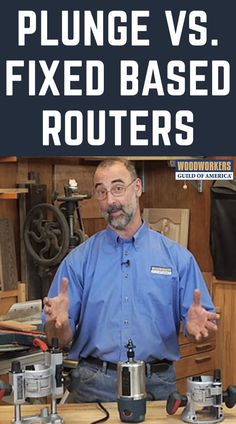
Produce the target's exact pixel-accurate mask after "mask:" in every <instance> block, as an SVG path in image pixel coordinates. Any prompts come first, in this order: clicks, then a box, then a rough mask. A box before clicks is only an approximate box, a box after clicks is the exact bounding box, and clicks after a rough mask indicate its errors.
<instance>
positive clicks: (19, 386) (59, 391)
mask: <svg viewBox="0 0 236 424" xmlns="http://www.w3.org/2000/svg"><path fill="white" fill-rule="evenodd" d="M62 366H63V356H62V352H61V350H60V349H59V347H58V340H57V339H53V340H52V348H51V350H50V351H49V352H45V365H43V364H37V365H32V366H26V368H25V369H22V367H21V363H20V362H19V361H13V362H12V365H11V370H10V371H9V384H6V383H4V382H1V381H0V399H1V398H2V397H4V396H8V401H10V402H11V403H13V404H14V406H15V417H14V419H13V420H12V423H13V424H33V423H34V424H46V423H47V424H63V423H64V420H63V418H62V417H60V416H59V415H58V413H57V402H56V400H57V399H58V398H61V397H62V396H63V393H64V390H63V376H62ZM49 395H51V410H50V411H49V409H48V408H47V407H46V408H43V409H42V410H41V412H40V413H39V414H38V415H33V416H27V417H22V416H21V405H23V404H24V403H25V402H26V400H27V399H28V398H30V399H31V398H34V399H38V398H41V397H45V396H49Z"/></svg>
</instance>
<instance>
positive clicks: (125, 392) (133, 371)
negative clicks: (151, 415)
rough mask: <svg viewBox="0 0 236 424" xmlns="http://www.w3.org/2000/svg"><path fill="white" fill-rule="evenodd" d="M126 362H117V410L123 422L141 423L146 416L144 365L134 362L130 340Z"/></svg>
mask: <svg viewBox="0 0 236 424" xmlns="http://www.w3.org/2000/svg"><path fill="white" fill-rule="evenodd" d="M126 347H127V357H128V360H127V361H126V362H118V364H117V372H118V410H119V414H120V419H121V421H123V422H136V423H138V422H141V421H144V420H145V414H146V396H147V395H146V388H145V363H144V362H143V361H135V359H134V356H135V354H134V348H135V346H134V345H133V342H132V340H131V339H130V340H129V341H128V344H127V346H126Z"/></svg>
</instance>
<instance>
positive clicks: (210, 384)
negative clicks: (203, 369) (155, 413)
mask: <svg viewBox="0 0 236 424" xmlns="http://www.w3.org/2000/svg"><path fill="white" fill-rule="evenodd" d="M223 402H225V404H226V406H227V407H228V408H232V407H233V406H234V405H235V403H236V386H229V387H228V389H227V390H226V391H225V392H223V390H222V383H221V373H220V370H219V369H216V370H215V371H214V375H213V377H210V376H206V375H201V376H194V377H189V378H188V379H187V394H186V395H181V394H180V393H179V392H177V391H175V392H173V393H171V394H170V395H169V397H168V399H167V404H166V411H167V413H168V414H169V415H173V414H174V413H175V412H176V411H177V409H178V408H179V407H181V406H185V409H184V410H183V412H182V420H183V421H185V422H187V423H195V424H198V423H201V424H214V423H218V422H221V421H223V420H224V412H223V406H222V404H223Z"/></svg>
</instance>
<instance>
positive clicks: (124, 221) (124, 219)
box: [107, 213, 133, 230]
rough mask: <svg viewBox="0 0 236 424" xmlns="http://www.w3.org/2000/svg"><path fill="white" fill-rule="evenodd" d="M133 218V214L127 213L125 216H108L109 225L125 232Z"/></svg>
mask: <svg viewBox="0 0 236 424" xmlns="http://www.w3.org/2000/svg"><path fill="white" fill-rule="evenodd" d="M132 218H133V214H128V213H125V215H123V216H118V217H114V216H111V215H109V214H108V219H107V220H108V222H109V224H110V225H111V226H112V227H113V228H115V229H116V230H125V229H126V227H127V225H128V224H129V223H130V221H131V219H132Z"/></svg>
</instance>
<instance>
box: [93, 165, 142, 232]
mask: <svg viewBox="0 0 236 424" xmlns="http://www.w3.org/2000/svg"><path fill="white" fill-rule="evenodd" d="M129 184H130V185H129ZM128 185H129V186H128ZM94 186H95V191H97V192H99V193H100V194H101V193H105V192H106V191H107V190H108V192H107V193H106V195H105V197H104V199H99V196H98V202H99V206H100V209H101V212H102V215H103V216H104V218H105V219H106V221H107V222H108V223H109V224H110V225H111V226H112V227H113V228H115V229H117V230H125V229H126V227H127V225H128V224H129V223H130V222H131V221H132V219H133V217H134V215H135V213H136V211H137V209H138V205H139V202H138V198H139V197H140V195H141V182H140V180H139V179H135V180H134V181H133V179H132V177H131V175H130V173H129V171H128V170H127V169H126V168H125V166H124V165H123V164H121V163H117V164H114V165H112V166H110V167H107V168H101V169H98V170H97V171H96V173H95V176H94ZM127 186H128V187H127ZM122 187H127V188H126V189H125V190H124V192H123V193H121V194H120V195H119V196H115V195H114V194H112V193H111V192H110V190H114V189H115V190H114V193H116V192H118V193H119V189H121V191H122Z"/></svg>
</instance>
